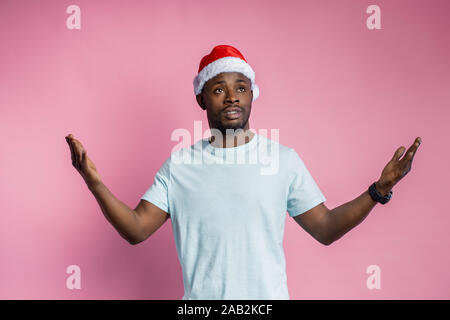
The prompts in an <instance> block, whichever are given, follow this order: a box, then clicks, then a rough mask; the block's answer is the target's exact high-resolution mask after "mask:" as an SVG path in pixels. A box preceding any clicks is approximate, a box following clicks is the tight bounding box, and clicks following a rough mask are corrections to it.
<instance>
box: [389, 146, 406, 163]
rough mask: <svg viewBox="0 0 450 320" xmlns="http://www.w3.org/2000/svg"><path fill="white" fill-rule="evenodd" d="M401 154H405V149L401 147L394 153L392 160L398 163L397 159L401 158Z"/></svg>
mask: <svg viewBox="0 0 450 320" xmlns="http://www.w3.org/2000/svg"><path fill="white" fill-rule="evenodd" d="M403 152H405V147H403V146H401V147H400V148H398V149H397V150H396V151H395V153H394V156H393V157H392V160H395V161H398V159H400V157H401V156H402V154H403Z"/></svg>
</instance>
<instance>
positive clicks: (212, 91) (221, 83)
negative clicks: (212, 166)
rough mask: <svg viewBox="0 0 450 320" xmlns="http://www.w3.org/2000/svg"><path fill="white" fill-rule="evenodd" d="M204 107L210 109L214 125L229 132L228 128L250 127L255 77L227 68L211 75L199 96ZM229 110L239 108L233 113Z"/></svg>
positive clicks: (211, 124) (210, 116) (245, 128)
mask: <svg viewBox="0 0 450 320" xmlns="http://www.w3.org/2000/svg"><path fill="white" fill-rule="evenodd" d="M196 98H197V102H198V104H199V105H200V107H201V108H202V109H204V110H206V112H207V116H208V122H209V127H210V129H213V128H216V129H218V130H220V131H221V132H222V134H223V135H225V134H226V129H234V130H237V129H243V130H247V129H248V128H249V123H248V119H249V117H250V111H251V108H252V99H253V91H252V90H251V81H250V79H248V78H247V77H246V76H244V75H243V74H242V73H240V72H223V73H220V74H218V75H217V76H215V77H214V78H211V79H209V80H208V81H207V82H206V83H205V85H204V87H203V90H202V93H200V94H199V95H197V96H196ZM229 111H235V112H234V113H230V112H229Z"/></svg>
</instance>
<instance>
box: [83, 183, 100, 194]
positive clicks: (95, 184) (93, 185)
mask: <svg viewBox="0 0 450 320" xmlns="http://www.w3.org/2000/svg"><path fill="white" fill-rule="evenodd" d="M102 184H103V183H102V182H101V181H96V182H87V183H86V185H87V187H88V188H89V190H90V191H91V192H93V191H95V189H96V188H97V187H99V186H100V185H102Z"/></svg>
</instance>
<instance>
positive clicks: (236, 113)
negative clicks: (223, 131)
mask: <svg viewBox="0 0 450 320" xmlns="http://www.w3.org/2000/svg"><path fill="white" fill-rule="evenodd" d="M224 115H225V118H227V119H228V120H234V119H238V118H240V117H241V115H242V111H241V110H240V109H239V108H227V109H226V110H225V111H224Z"/></svg>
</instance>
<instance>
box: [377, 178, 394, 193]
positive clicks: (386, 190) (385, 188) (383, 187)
mask: <svg viewBox="0 0 450 320" xmlns="http://www.w3.org/2000/svg"><path fill="white" fill-rule="evenodd" d="M375 189H377V191H378V192H379V193H380V194H381V195H382V196H385V195H387V194H388V193H389V191H391V189H392V187H391V186H389V185H386V184H382V183H380V182H379V181H377V182H375Z"/></svg>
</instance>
